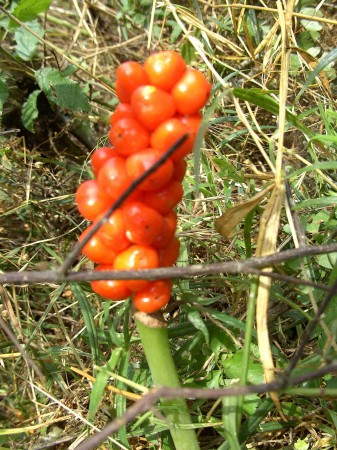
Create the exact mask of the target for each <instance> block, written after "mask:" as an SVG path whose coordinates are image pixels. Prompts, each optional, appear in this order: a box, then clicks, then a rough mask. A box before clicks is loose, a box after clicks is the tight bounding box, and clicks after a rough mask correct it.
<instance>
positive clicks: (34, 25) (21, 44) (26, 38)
mask: <svg viewBox="0 0 337 450" xmlns="http://www.w3.org/2000/svg"><path fill="white" fill-rule="evenodd" d="M27 25H28V26H29V28H30V29H31V30H32V31H34V32H35V33H36V34H38V35H39V36H41V37H42V36H43V35H44V29H43V28H42V27H41V25H40V24H39V23H38V22H37V21H34V22H31V23H29V24H27ZM14 37H15V40H16V46H15V51H16V54H17V56H19V57H20V58H21V59H23V60H24V61H29V60H31V59H32V57H33V56H34V55H35V52H36V47H37V44H38V43H39V39H38V38H37V37H35V36H33V35H32V34H31V33H30V32H29V31H28V30H26V29H24V28H21V27H20V28H18V29H17V30H16V32H15V34H14Z"/></svg>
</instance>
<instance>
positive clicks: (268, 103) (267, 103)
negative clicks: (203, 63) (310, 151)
mask: <svg viewBox="0 0 337 450" xmlns="http://www.w3.org/2000/svg"><path fill="white" fill-rule="evenodd" d="M232 93H233V95H234V97H237V98H239V99H240V100H245V101H247V102H249V103H252V104H253V105H256V106H260V107H261V108H263V109H265V110H266V111H269V112H271V113H272V114H275V115H278V114H279V103H278V102H277V101H276V100H274V99H273V98H272V97H271V96H270V94H269V91H265V90H263V89H257V88H251V89H242V88H234V89H232ZM286 119H287V121H288V122H289V123H291V124H292V125H294V126H295V127H296V128H297V129H299V130H300V131H302V133H303V134H305V135H306V136H308V137H309V138H312V137H313V136H314V133H313V132H312V131H311V130H310V129H309V128H308V127H307V126H305V125H304V123H302V122H301V121H300V120H299V119H298V118H297V116H296V115H295V114H293V113H291V112H290V111H288V110H286Z"/></svg>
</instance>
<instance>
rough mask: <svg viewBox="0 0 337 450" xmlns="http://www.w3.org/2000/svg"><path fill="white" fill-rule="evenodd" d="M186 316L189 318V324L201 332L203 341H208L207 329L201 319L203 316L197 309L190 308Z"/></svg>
mask: <svg viewBox="0 0 337 450" xmlns="http://www.w3.org/2000/svg"><path fill="white" fill-rule="evenodd" d="M187 318H188V320H189V322H191V324H192V325H193V326H194V327H195V328H196V329H197V330H199V331H201V332H202V334H203V335H204V337H205V341H206V342H207V343H208V342H209V333H208V329H207V327H206V325H205V321H204V320H203V318H202V317H201V315H200V313H199V311H196V310H191V311H189V312H188V313H187Z"/></svg>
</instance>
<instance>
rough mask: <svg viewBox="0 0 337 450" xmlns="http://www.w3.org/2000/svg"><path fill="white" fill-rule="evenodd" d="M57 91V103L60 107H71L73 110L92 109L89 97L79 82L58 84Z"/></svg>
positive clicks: (86, 110) (85, 110)
mask: <svg viewBox="0 0 337 450" xmlns="http://www.w3.org/2000/svg"><path fill="white" fill-rule="evenodd" d="M55 92H56V97H57V104H58V106H59V107H60V108H66V109H70V110H71V111H84V112H88V111H90V104H89V101H88V97H87V96H86V95H85V93H84V92H83V90H82V88H81V86H80V85H79V84H78V83H76V82H73V83H71V84H57V85H55Z"/></svg>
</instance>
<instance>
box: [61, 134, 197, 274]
mask: <svg viewBox="0 0 337 450" xmlns="http://www.w3.org/2000/svg"><path fill="white" fill-rule="evenodd" d="M187 138H188V135H187V134H184V135H183V136H182V137H181V138H179V139H178V140H177V141H176V142H175V143H174V144H173V145H171V147H170V148H169V149H168V150H167V152H165V153H164V154H163V155H162V156H161V157H160V158H159V159H158V161H156V163H155V164H153V166H152V167H150V168H149V169H148V170H146V171H145V172H144V173H143V174H142V175H141V176H140V177H138V178H136V179H135V180H134V181H133V182H132V183H131V184H130V186H129V187H128V189H126V191H124V192H123V194H122V195H121V196H120V197H119V199H118V200H116V201H115V202H114V204H113V205H112V206H111V207H110V208H109V209H108V210H107V211H106V213H105V214H104V216H103V217H102V218H101V219H100V220H99V221H98V222H97V223H95V224H94V225H93V226H92V228H91V229H90V231H89V232H88V233H87V234H86V236H85V237H84V238H83V239H82V240H81V242H78V243H77V244H76V245H75V247H74V248H73V250H72V251H71V252H70V253H69V254H68V255H67V257H66V258H65V260H64V262H63V264H62V265H61V267H59V268H58V269H57V273H58V274H59V275H64V274H65V273H66V272H67V271H68V270H69V269H70V267H71V266H72V264H73V262H74V261H75V260H76V258H77V257H78V255H79V254H80V253H81V251H82V249H83V247H85V245H86V244H87V243H88V242H89V241H90V239H91V238H92V237H93V236H94V234H95V233H96V232H97V231H98V230H99V229H100V228H101V226H102V225H103V224H104V223H105V222H106V221H107V220H108V219H109V217H110V216H111V214H112V213H113V212H114V211H116V209H117V208H119V207H120V206H121V205H122V203H123V202H124V201H125V200H126V199H127V198H128V197H129V196H130V195H131V194H132V193H133V192H134V190H135V189H136V188H137V187H138V186H139V185H140V184H141V183H142V182H143V181H144V180H146V179H147V178H148V177H149V176H150V175H151V174H152V173H153V172H155V171H156V170H157V169H158V167H160V166H161V165H162V164H164V163H165V161H167V159H168V158H169V157H170V156H171V155H172V154H173V153H174V152H175V151H176V150H177V148H178V147H179V146H180V145H181V144H183V143H184V142H185V141H186V139H187Z"/></svg>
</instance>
